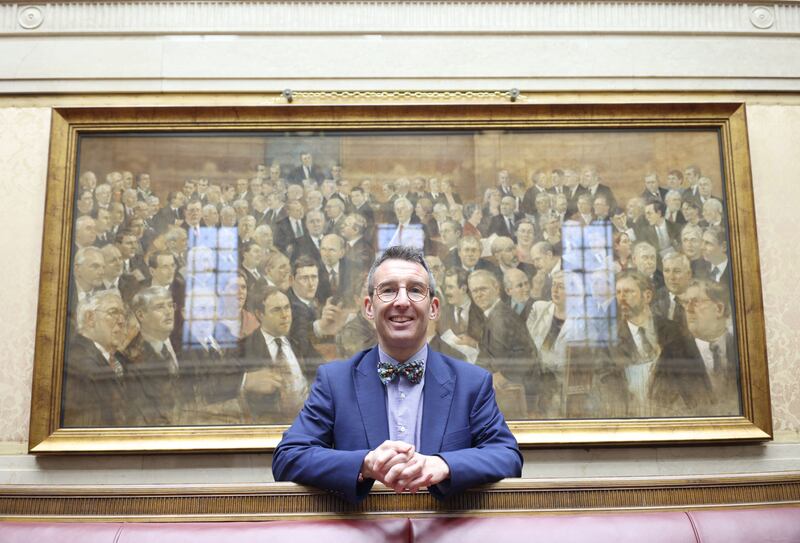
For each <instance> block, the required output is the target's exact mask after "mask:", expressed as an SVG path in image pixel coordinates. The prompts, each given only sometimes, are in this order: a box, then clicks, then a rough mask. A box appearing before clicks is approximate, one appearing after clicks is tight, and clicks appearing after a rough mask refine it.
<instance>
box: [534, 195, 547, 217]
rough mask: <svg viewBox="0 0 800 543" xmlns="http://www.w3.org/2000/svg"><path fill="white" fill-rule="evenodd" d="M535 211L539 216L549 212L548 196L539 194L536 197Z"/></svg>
mask: <svg viewBox="0 0 800 543" xmlns="http://www.w3.org/2000/svg"><path fill="white" fill-rule="evenodd" d="M536 211H537V212H538V213H539V214H540V215H543V214H544V213H547V212H548V211H550V196H548V195H547V194H539V195H538V196H536Z"/></svg>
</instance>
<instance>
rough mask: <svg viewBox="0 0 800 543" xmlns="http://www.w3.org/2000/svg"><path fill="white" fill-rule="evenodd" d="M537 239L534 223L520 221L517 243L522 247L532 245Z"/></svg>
mask: <svg viewBox="0 0 800 543" xmlns="http://www.w3.org/2000/svg"><path fill="white" fill-rule="evenodd" d="M534 239H535V234H534V231H533V225H532V224H528V223H526V222H523V223H520V224H519V226H517V243H519V244H520V245H521V246H522V247H530V246H531V245H532V244H533V240H534Z"/></svg>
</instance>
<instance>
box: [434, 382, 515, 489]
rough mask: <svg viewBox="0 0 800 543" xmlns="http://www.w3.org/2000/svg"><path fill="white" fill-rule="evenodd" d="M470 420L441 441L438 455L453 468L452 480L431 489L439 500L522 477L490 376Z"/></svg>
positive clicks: (478, 396)
mask: <svg viewBox="0 0 800 543" xmlns="http://www.w3.org/2000/svg"><path fill="white" fill-rule="evenodd" d="M469 420H470V426H469V427H467V428H464V429H462V430H461V431H458V430H456V431H453V432H449V433H447V434H445V436H444V439H443V440H442V450H441V452H439V453H437V455H438V456H440V457H441V458H442V459H444V461H445V462H447V465H448V466H450V478H449V479H448V480H446V481H443V482H442V483H440V484H438V485H436V486H433V487H431V488H430V489H429V491H430V493H431V494H432V495H433V496H434V497H436V498H439V499H443V498H446V497H448V496H450V495H452V494H456V493H458V492H461V491H463V490H466V489H468V488H471V487H474V486H476V485H480V484H485V483H491V482H494V481H498V480H500V479H504V478H506V477H520V476H521V474H522V455H521V454H520V452H519V448H518V447H517V440H516V439H514V436H513V435H512V434H511V431H510V430H509V429H508V426H507V425H506V422H505V418H504V417H503V414H502V413H501V412H500V409H499V408H498V407H497V402H496V401H495V397H494V389H493V388H492V376H491V375H490V374H488V373H487V374H486V375H485V376H484V378H483V381H482V383H481V384H480V388H479V390H478V392H477V396H476V399H475V403H474V406H473V408H472V410H471V412H470V417H469Z"/></svg>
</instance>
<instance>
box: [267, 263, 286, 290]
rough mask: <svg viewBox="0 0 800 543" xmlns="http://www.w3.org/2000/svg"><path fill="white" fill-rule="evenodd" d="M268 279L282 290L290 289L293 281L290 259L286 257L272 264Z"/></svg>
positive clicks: (268, 271)
mask: <svg viewBox="0 0 800 543" xmlns="http://www.w3.org/2000/svg"><path fill="white" fill-rule="evenodd" d="M267 277H269V278H270V280H272V282H273V283H275V284H276V285H277V286H278V288H280V289H281V290H285V289H287V288H289V283H290V281H291V279H292V266H291V264H290V263H289V259H288V258H286V257H283V258H278V259H276V260H275V261H274V262H273V263H272V267H270V269H269V270H267Z"/></svg>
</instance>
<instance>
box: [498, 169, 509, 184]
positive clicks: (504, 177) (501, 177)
mask: <svg viewBox="0 0 800 543" xmlns="http://www.w3.org/2000/svg"><path fill="white" fill-rule="evenodd" d="M497 185H498V186H501V187H507V186H508V171H506V170H500V171H499V172H497Z"/></svg>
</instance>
